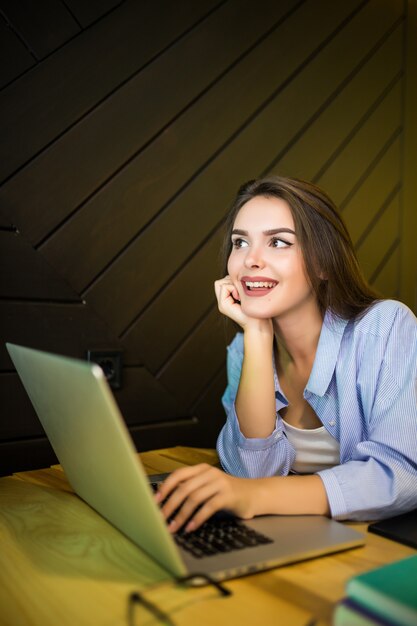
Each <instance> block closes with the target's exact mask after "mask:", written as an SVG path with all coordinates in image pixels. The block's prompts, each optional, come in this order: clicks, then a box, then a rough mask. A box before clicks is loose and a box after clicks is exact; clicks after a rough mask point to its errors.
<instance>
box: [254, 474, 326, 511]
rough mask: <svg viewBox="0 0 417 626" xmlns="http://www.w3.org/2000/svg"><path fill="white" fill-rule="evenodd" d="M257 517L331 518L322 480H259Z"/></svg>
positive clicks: (309, 477)
mask: <svg viewBox="0 0 417 626" xmlns="http://www.w3.org/2000/svg"><path fill="white" fill-rule="evenodd" d="M256 483H257V485H256V503H255V515H267V514H278V515H327V516H329V515H330V507H329V502H328V499H327V494H326V489H325V487H324V484H323V481H322V480H321V478H320V476H317V475H316V474H308V475H305V476H296V475H294V476H274V477H271V478H258V479H257V480H256Z"/></svg>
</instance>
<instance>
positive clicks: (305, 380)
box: [157, 177, 417, 532]
mask: <svg viewBox="0 0 417 626" xmlns="http://www.w3.org/2000/svg"><path fill="white" fill-rule="evenodd" d="M226 231H227V232H226V245H225V256H226V258H227V275H226V276H225V277H224V278H223V279H221V280H218V281H217V282H216V283H215V290H216V296H217V300H218V304H219V309H220V311H221V312H222V313H223V314H224V315H226V316H227V317H229V318H230V319H231V320H233V321H234V322H235V323H237V324H238V325H239V327H240V332H239V333H238V334H237V335H236V337H235V339H234V340H233V342H232V343H231V345H230V346H229V348H228V386H227V389H226V392H225V394H224V396H223V404H224V407H225V409H226V412H227V421H226V424H225V426H224V427H223V429H222V431H221V433H220V436H219V439H218V445H217V449H218V453H219V457H220V460H221V463H222V467H223V468H224V470H225V472H223V471H221V470H219V469H217V468H214V467H210V466H208V465H205V464H201V465H196V466H194V467H187V468H183V469H180V470H177V471H176V472H174V473H173V474H172V475H171V476H170V477H169V478H168V479H167V480H166V481H165V483H164V484H163V486H162V488H161V490H160V492H159V493H158V495H157V500H158V501H163V500H164V499H165V498H168V499H167V501H166V503H165V504H164V506H163V509H162V510H163V513H164V514H165V516H166V517H167V518H168V517H170V516H171V515H172V513H173V512H174V511H175V510H176V509H178V512H177V514H176V515H175V518H174V520H173V521H171V523H170V528H171V530H172V532H175V531H176V530H178V529H179V528H181V527H182V526H184V525H185V529H186V531H192V530H194V529H196V528H197V527H198V526H199V525H201V524H202V523H203V522H204V521H205V520H206V519H207V518H208V517H209V516H210V515H212V514H213V513H214V512H215V511H217V510H219V509H222V508H223V509H228V510H230V511H232V512H234V513H235V514H236V515H238V516H240V517H242V518H251V517H253V516H255V515H261V514H268V513H275V514H284V515H285V514H321V515H329V516H332V517H334V518H335V519H355V520H371V519H376V518H382V517H388V516H392V515H394V514H397V513H398V514H399V513H401V512H404V511H407V510H409V509H412V508H414V507H416V506H417V397H416V393H417V388H416V385H417V322H416V318H415V317H414V315H413V313H412V312H411V311H410V310H409V309H408V308H407V307H406V306H405V305H403V304H401V303H399V302H396V301H393V300H382V299H380V298H378V296H377V295H376V294H375V293H374V292H373V291H372V290H371V289H370V288H369V286H367V284H366V283H365V281H364V280H363V278H362V276H361V273H360V270H359V268H358V265H357V261H356V258H355V254H354V251H353V246H352V242H351V239H350V236H349V234H348V231H347V230H346V227H345V225H344V223H343V221H342V219H341V217H340V215H339V214H338V212H337V209H336V207H335V206H334V204H333V203H332V201H331V200H330V199H329V198H328V196H327V195H326V194H325V193H323V191H321V190H320V189H318V188H317V187H316V186H314V185H312V184H311V183H307V182H303V181H299V180H295V179H288V178H278V177H274V178H268V179H262V180H257V181H250V182H249V183H247V184H246V185H244V186H243V187H242V188H241V189H240V190H239V192H238V195H237V198H236V200H235V202H234V204H233V206H232V209H231V212H230V214H229V217H228V221H227V225H226Z"/></svg>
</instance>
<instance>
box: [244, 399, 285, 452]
mask: <svg viewBox="0 0 417 626" xmlns="http://www.w3.org/2000/svg"><path fill="white" fill-rule="evenodd" d="M232 416H233V436H234V439H235V441H236V443H237V445H238V446H239V448H242V449H243V450H267V449H268V448H271V447H272V446H275V445H276V443H277V442H278V441H279V440H280V439H282V437H283V436H284V435H283V432H282V428H281V426H280V424H279V422H278V419H276V420H275V428H274V430H273V432H272V433H271V434H270V435H269V436H268V437H265V438H261V439H257V438H252V437H249V438H248V437H245V435H244V434H243V433H242V431H241V430H240V427H239V420H238V418H237V414H236V408H235V404H234V403H233V407H232Z"/></svg>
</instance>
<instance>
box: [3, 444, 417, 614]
mask: <svg viewBox="0 0 417 626" xmlns="http://www.w3.org/2000/svg"><path fill="white" fill-rule="evenodd" d="M140 457H141V460H142V462H143V464H144V466H145V468H146V470H147V471H148V472H149V473H150V474H155V473H161V472H166V471H172V470H173V469H175V468H176V467H181V466H183V465H189V464H194V463H198V462H201V461H205V462H209V463H216V462H217V457H216V454H215V452H214V451H213V450H201V449H192V448H182V447H177V448H169V449H166V450H157V451H153V452H146V453H143V454H141V455H140ZM352 525H353V526H355V527H356V528H357V529H358V530H360V531H364V532H365V531H366V524H352ZM411 554H415V550H413V549H412V548H408V547H406V546H403V545H400V544H398V543H395V542H393V541H390V540H388V539H383V538H382V537H378V536H376V535H373V534H370V533H368V534H367V537H366V545H365V546H364V547H360V548H355V549H353V550H348V551H345V552H340V553H337V554H333V555H329V556H324V557H320V558H317V559H312V560H309V561H304V562H302V563H297V564H294V565H289V566H285V567H280V568H277V569H275V570H271V571H269V572H265V573H261V574H255V575H253V576H247V577H245V578H241V579H237V580H233V581H228V582H227V583H225V586H226V587H227V588H228V589H230V590H231V591H232V595H231V596H229V597H226V598H223V597H220V596H218V595H217V594H216V592H215V591H214V590H213V589H211V588H210V587H206V588H202V589H196V590H194V589H183V588H178V587H177V586H176V585H174V584H173V582H172V581H170V580H169V578H168V575H167V574H166V572H164V571H163V570H162V569H161V568H160V567H159V566H158V565H156V564H155V563H153V562H152V560H151V559H150V558H149V557H147V556H146V555H144V554H143V553H142V552H141V550H140V549H139V548H138V547H137V546H135V545H134V544H133V543H132V542H131V541H129V540H128V539H127V538H126V537H124V536H123V535H122V534H121V533H120V532H119V531H117V530H116V529H115V528H113V527H112V526H111V525H110V524H109V523H108V522H106V521H105V520H104V519H103V518H101V517H100V516H99V515H98V514H97V513H95V512H94V511H93V510H92V509H91V508H90V507H89V506H88V505H87V504H85V503H84V502H83V501H82V500H81V499H80V498H78V497H77V496H76V495H75V494H74V492H73V490H72V489H71V487H70V485H69V484H68V482H67V481H66V478H65V475H64V473H63V471H62V470H61V469H60V467H59V466H56V467H52V468H49V469H44V470H37V471H32V472H23V473H20V474H15V475H14V476H10V477H5V478H1V479H0V626H35V625H36V626H66V625H68V626H69V625H71V626H84V625H85V626H87V625H88V626H130V625H129V619H128V597H129V595H130V593H131V592H132V591H135V590H138V591H140V592H143V593H144V596H145V598H146V599H148V600H149V601H150V602H152V603H155V604H157V605H158V606H160V607H161V608H162V610H164V611H165V612H166V613H169V615H170V617H171V623H172V624H177V625H178V626H181V625H183V624H184V625H189V626H197V625H198V626H221V625H222V624H227V625H228V626H234V625H235V624H236V625H237V624H239V625H242V626H246V625H248V626H249V625H250V626H253V625H254V624H256V623H259V624H262V626H270V625H271V626H272V625H274V626H276V625H277V624H282V625H283V626H307V625H308V624H313V623H314V624H315V625H317V626H325V625H329V624H331V620H332V612H333V609H334V605H335V603H336V602H337V601H338V600H340V599H341V598H342V597H343V595H344V588H345V584H346V581H347V580H348V579H349V578H350V577H351V576H353V575H355V574H358V573H360V572H363V571H366V570H369V569H371V568H373V567H376V566H378V565H382V564H384V563H389V562H391V561H395V560H397V559H401V558H404V557H406V556H409V555H411ZM133 620H134V621H133V623H134V624H135V625H137V626H145V625H147V626H151V625H154V626H157V625H159V624H163V623H164V622H163V621H161V620H158V619H157V618H155V617H154V616H153V615H152V614H151V613H149V611H147V610H145V609H144V608H141V607H138V608H137V609H135V610H134V613H133ZM165 623H168V622H165Z"/></svg>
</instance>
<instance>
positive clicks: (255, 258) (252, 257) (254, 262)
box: [245, 247, 265, 268]
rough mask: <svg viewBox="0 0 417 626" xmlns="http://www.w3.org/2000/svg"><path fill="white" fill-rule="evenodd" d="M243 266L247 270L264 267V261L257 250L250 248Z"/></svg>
mask: <svg viewBox="0 0 417 626" xmlns="http://www.w3.org/2000/svg"><path fill="white" fill-rule="evenodd" d="M245 265H246V267H248V268H254V267H260V268H262V267H265V261H264V258H263V255H262V252H261V250H259V248H254V247H252V248H249V249H248V253H247V255H246V257H245Z"/></svg>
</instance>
